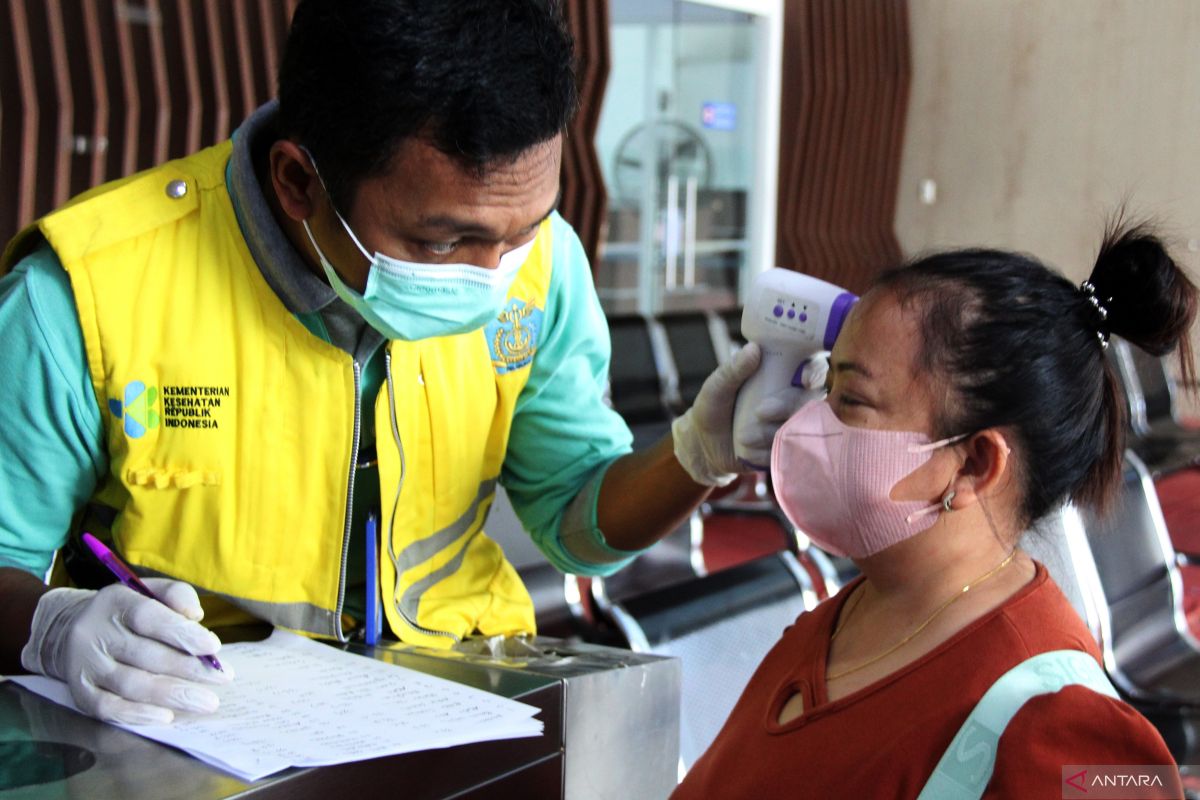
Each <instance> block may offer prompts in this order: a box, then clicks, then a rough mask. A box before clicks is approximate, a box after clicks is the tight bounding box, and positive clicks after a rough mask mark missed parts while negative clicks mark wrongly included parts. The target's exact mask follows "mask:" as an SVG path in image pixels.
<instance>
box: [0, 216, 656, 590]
mask: <svg viewBox="0 0 1200 800" xmlns="http://www.w3.org/2000/svg"><path fill="white" fill-rule="evenodd" d="M553 225H554V230H553V234H554V239H553V241H554V248H555V253H554V259H555V260H554V269H553V274H552V278H551V282H550V290H549V295H548V297H547V301H546V309H545V324H544V326H543V329H542V332H541V337H540V344H539V347H538V351H537V355H536V357H535V358H534V361H533V365H532V367H531V373H530V377H529V381H528V384H527V385H526V387H525V389H524V391H523V392H522V394H521V396H520V397H519V398H518V401H517V405H516V411H515V416H514V419H513V425H512V433H511V436H510V439H509V445H508V452H507V454H506V457H505V461H504V465H503V468H502V472H501V476H500V480H501V484H502V485H503V486H504V487H505V488H506V490H507V491H508V494H509V497H510V498H511V500H512V503H513V508H514V509H515V510H516V512H517V516H518V517H519V518H520V519H521V522H522V524H523V525H524V526H525V528H526V529H527V530H528V531H529V532H530V535H531V536H532V537H533V540H534V542H535V543H536V544H537V546H538V547H539V548H540V549H541V551H542V552H543V553H544V554H545V555H546V557H547V559H548V560H549V561H550V562H551V563H553V564H554V565H555V566H556V567H558V568H559V569H561V570H563V571H564V572H571V573H575V574H580V575H603V574H608V573H611V572H613V571H614V570H616V569H619V568H620V567H621V566H623V565H624V564H625V563H627V562H628V561H629V560H631V559H632V558H633V557H636V555H637V553H634V552H626V551H620V550H616V549H613V548H611V547H609V546H608V545H607V544H606V543H605V541H604V537H603V534H602V533H601V532H600V530H599V528H598V527H597V525H596V501H597V498H598V495H599V487H600V483H601V480H602V477H603V474H604V471H605V470H606V469H607V468H608V466H609V465H610V464H611V463H612V462H613V461H614V460H615V459H616V458H618V457H619V456H621V455H623V454H624V453H627V452H629V450H630V445H631V441H632V439H631V436H630V434H629V429H628V427H627V426H626V425H625V423H624V421H623V420H622V419H621V418H620V416H618V415H617V414H616V412H614V411H613V410H612V409H611V408H609V407H608V406H606V405H605V404H604V403H603V400H602V396H603V390H604V384H605V380H606V376H607V370H608V361H609V354H610V349H609V338H608V328H607V323H606V322H605V319H604V315H603V313H602V311H601V309H600V306H599V302H598V301H597V299H596V295H595V291H594V288H593V286H592V280H591V271H590V269H589V267H588V263H587V258H586V255H585V254H584V252H583V248H582V246H581V245H580V243H579V240H578V237H576V236H575V234H574V231H572V230H571V228H570V226H569V225H567V224H566V222H564V221H563V220H562V219H561V218H559V217H558V215H557V214H555V215H554V217H553ZM304 316H308V315H304ZM301 319H302V321H303V322H305V323H306V325H307V326H308V327H309V329H310V330H312V331H314V333H315V334H316V335H320V328H321V326H319V325H318V324H316V322H315V321H314V320H312V319H304V318H303V317H302V318H301ZM0 332H3V337H2V339H0V341H2V342H3V346H2V348H0V408H2V409H3V411H2V412H0V566H11V567H18V568H21V569H24V570H28V571H29V572H32V573H34V574H36V575H38V576H45V575H46V573H47V572H48V570H49V568H50V565H51V563H52V559H53V556H54V553H55V552H56V551H57V550H58V549H59V548H60V547H61V546H62V545H63V543H64V542H65V541H66V536H67V533H68V531H69V528H70V524H71V519H72V517H73V516H74V514H75V513H76V511H77V510H78V509H79V508H80V507H81V506H82V505H83V504H84V503H86V501H87V500H88V499H89V498H90V497H91V496H92V495H93V493H94V492H95V489H96V487H97V486H98V485H99V482H100V481H102V480H104V479H105V478H106V476H107V471H108V461H107V453H106V451H105V446H104V429H103V425H102V421H101V417H100V408H99V405H98V403H97V401H96V396H95V391H94V389H93V387H92V384H91V378H90V376H89V373H88V368H87V363H86V357H85V352H84V343H83V336H82V333H81V331H80V325H79V316H78V313H77V312H76V310H75V303H74V297H73V295H72V293H71V287H70V282H69V280H68V278H67V275H66V272H65V271H64V270H63V267H62V265H61V263H60V262H59V260H58V258H57V256H56V255H55V254H54V252H53V251H52V250H51V249H50V248H49V247H42V248H40V249H39V250H37V251H35V252H34V253H32V254H30V255H29V256H27V257H26V258H25V259H23V260H22V261H21V262H20V263H18V264H17V265H16V267H15V268H14V269H13V271H12V272H11V273H10V274H8V275H6V276H4V277H3V278H0ZM322 338H327V337H322ZM381 358H382V349H380V350H379V351H377V353H376V356H375V358H373V359H372V362H371V363H368V364H366V365H364V369H363V375H364V380H363V382H362V383H363V386H362V392H363V398H364V400H365V401H366V402H371V403H373V402H374V397H375V395H376V394H377V393H378V391H379V387H380V383H381V380H382V369H381V367H380V365H379V364H378V363H374V362H375V361H377V360H379V359H381ZM367 398H369V400H367ZM313 457H314V458H320V457H321V454H320V453H319V452H314V453H313ZM372 489H373V491H374V492H375V493H376V494H378V487H377V486H375V487H372ZM357 494H358V492H356V495H357ZM365 499H366V498H362V499H360V498H358V497H356V498H355V503H356V506H359V507H360V508H361V507H362V505H363V503H362V500H365ZM374 502H375V503H377V502H378V498H377V497H376V498H375V499H374ZM356 516H357V515H356Z"/></svg>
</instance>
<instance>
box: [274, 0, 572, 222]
mask: <svg viewBox="0 0 1200 800" xmlns="http://www.w3.org/2000/svg"><path fill="white" fill-rule="evenodd" d="M573 64H574V55H573V51H572V44H571V37H570V35H569V34H568V33H567V31H566V28H565V26H564V24H563V20H562V14H561V10H560V7H559V2H558V0H303V1H302V2H301V3H300V5H299V6H298V7H297V9H296V12H295V16H294V17H293V18H292V27H291V32H290V33H289V35H288V39H287V45H286V47H285V49H284V55H283V63H282V65H281V67H280V71H279V113H280V132H281V134H282V135H283V136H287V137H290V138H293V139H295V140H297V141H299V142H300V143H301V144H302V145H304V146H305V147H307V148H308V150H309V151H310V152H311V153H312V155H313V157H314V158H315V159H316V161H317V164H318V167H319V169H320V170H321V177H322V178H323V179H324V180H326V181H327V182H328V184H327V185H328V188H329V191H330V193H331V195H332V196H333V200H334V202H335V203H337V204H338V205H339V206H340V207H341V208H342V210H343V212H344V213H348V212H349V208H348V207H346V206H345V204H346V203H348V202H349V200H350V199H351V196H352V193H353V189H354V187H355V186H356V185H357V184H358V182H359V181H361V180H362V179H363V178H366V177H370V176H372V175H376V174H379V172H380V171H382V170H383V169H384V167H385V166H386V164H387V163H388V161H389V160H390V159H391V157H392V156H393V155H394V153H395V152H396V149H397V148H398V146H399V145H400V143H401V142H403V141H404V140H405V139H407V138H410V137H413V136H421V137H424V138H426V139H427V141H429V143H430V144H432V145H433V146H435V147H437V148H438V149H439V150H441V151H443V152H445V153H447V154H449V155H451V156H454V157H455V158H457V159H459V160H460V161H461V162H462V163H463V164H464V165H466V166H469V167H472V168H474V169H477V170H480V171H483V170H485V169H486V168H487V166H488V165H489V164H491V163H493V162H496V161H498V160H499V161H504V160H505V159H511V158H515V157H517V156H519V155H520V154H521V153H523V152H525V151H527V150H528V149H529V148H530V147H532V146H534V145H536V144H539V143H541V142H544V141H546V140H548V139H551V138H552V137H554V136H555V135H556V134H558V133H560V132H561V131H562V130H563V129H564V128H565V127H566V125H567V123H568V122H570V119H571V116H572V114H573V113H574V111H575V106H576V98H577V95H576V86H575V75H574V70H573Z"/></svg>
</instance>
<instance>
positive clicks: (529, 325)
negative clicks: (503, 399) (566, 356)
mask: <svg viewBox="0 0 1200 800" xmlns="http://www.w3.org/2000/svg"><path fill="white" fill-rule="evenodd" d="M542 316H543V314H542V310H541V309H540V308H538V307H537V306H535V305H534V304H533V303H532V302H527V301H524V300H510V301H509V304H508V305H507V306H505V308H504V310H503V311H501V312H500V315H499V316H498V317H496V319H494V320H492V321H491V322H490V323H488V326H487V331H486V333H487V342H488V350H490V351H491V354H492V366H493V367H495V368H496V372H498V373H500V374H501V375H503V374H504V373H506V372H513V371H515V370H518V369H520V368H521V367H524V366H525V365H527V364H529V363H530V362H531V361H533V354H534V353H535V352H537V340H538V334H539V333H540V332H541V329H542Z"/></svg>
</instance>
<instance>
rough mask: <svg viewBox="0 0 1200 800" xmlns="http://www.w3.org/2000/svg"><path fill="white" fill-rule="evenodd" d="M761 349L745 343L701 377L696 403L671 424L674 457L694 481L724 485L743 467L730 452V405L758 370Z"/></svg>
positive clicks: (731, 416) (731, 445)
mask: <svg viewBox="0 0 1200 800" xmlns="http://www.w3.org/2000/svg"><path fill="white" fill-rule="evenodd" d="M761 360H762V350H760V349H759V346H758V345H757V344H754V343H753V342H751V343H749V344H747V345H746V346H745V347H743V348H742V349H740V350H738V351H737V353H736V354H735V355H734V356H733V358H731V359H730V360H729V361H727V362H726V363H724V364H722V365H721V366H719V367H717V368H716V369H715V370H713V373H712V374H711V375H709V376H708V377H707V378H706V379H705V380H704V385H703V386H701V387H700V392H699V393H698V394H697V395H696V402H694V403H692V407H691V408H689V409H688V410H687V411H686V412H684V413H683V415H682V416H680V417H679V418H677V419H676V420H675V422H673V423H672V424H671V437H672V438H673V439H674V442H675V458H677V459H678V460H679V463H680V464H681V465H682V466H683V468H684V470H686V471H687V474H688V475H690V476H691V477H692V480H694V481H695V482H696V483H699V484H701V485H703V486H726V485H728V484H729V483H731V482H732V481H733V479H734V478H736V477H737V473H738V472H740V471H742V470H743V469H744V467H743V466H742V465H741V464H739V463H738V460H737V457H736V456H734V454H733V406H734V403H735V402H736V401H737V394H738V390H739V389H741V388H742V384H743V383H745V382H746V379H747V378H749V377H750V376H751V375H753V374H754V371H755V370H757V369H758V364H759V362H760V361H761Z"/></svg>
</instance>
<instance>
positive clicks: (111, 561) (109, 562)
mask: <svg viewBox="0 0 1200 800" xmlns="http://www.w3.org/2000/svg"><path fill="white" fill-rule="evenodd" d="M83 543H84V544H86V545H87V546H88V549H89V550H91V551H92V553H93V555H95V556H96V558H98V559H100V563H101V564H103V565H104V566H106V567H108V571H109V572H111V573H112V574H113V575H116V576H117V580H119V581H120V582H121V583H122V584H124V585H125V586H128V587H129V588H130V589H133V590H134V591H135V592H137V593H138V594H140V595H142V596H144V597H149V598H150V599H151V600H158V602H160V603H162V602H163V601H162V600H161V599H160V598H159V597H158V595H156V594H155V593H154V592H152V591H150V588H149V587H148V586H146V584H144V583H142V579H141V578H139V577H138V576H137V575H136V574H135V573H134V571H133V570H131V569H130V568H129V567H128V566H126V565H125V562H123V561H122V560H121V559H119V558H117V554H116V553H114V552H113V551H112V550H109V549H108V548H107V547H105V546H104V543H103V542H101V541H100V540H99V539H97V538H96V537H95V536H92V535H91V534H90V533H85V534H83ZM163 605H164V606H166V605H167V604H166V603H163ZM167 608H170V606H167ZM196 658H198V659H200V660H201V661H203V662H204V663H205V664H207V665H208V666H210V667H212V668H213V669H219V670H221V671H222V672H224V671H225V670H224V669H222V668H221V662H220V661H217V657H216V656H196Z"/></svg>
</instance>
